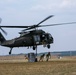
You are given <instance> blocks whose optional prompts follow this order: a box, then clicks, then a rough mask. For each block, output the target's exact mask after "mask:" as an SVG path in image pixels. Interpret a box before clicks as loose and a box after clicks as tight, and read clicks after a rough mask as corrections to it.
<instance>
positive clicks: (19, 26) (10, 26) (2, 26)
mask: <svg viewBox="0 0 76 75" xmlns="http://www.w3.org/2000/svg"><path fill="white" fill-rule="evenodd" d="M0 27H2V28H28V27H31V26H4V25H1V26H0Z"/></svg>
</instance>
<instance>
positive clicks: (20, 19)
mask: <svg viewBox="0 0 76 75" xmlns="http://www.w3.org/2000/svg"><path fill="white" fill-rule="evenodd" d="M49 15H54V17H52V18H51V19H49V20H47V21H46V22H44V23H43V24H45V25H46V24H53V23H63V22H73V21H75V22H76V0H0V17H1V18H2V23H1V25H9V26H10V25H33V24H37V23H38V22H40V21H41V20H43V19H44V18H46V17H47V16H49ZM40 29H43V30H45V31H46V32H49V33H51V34H52V36H53V38H54V43H53V44H52V45H51V48H50V49H47V48H43V46H39V47H38V52H48V51H51V52H53V51H69V50H76V24H72V25H64V26H53V27H45V28H40ZM5 30H6V31H7V33H8V35H7V36H5V35H4V34H3V35H4V37H5V38H6V39H7V40H9V39H12V38H15V37H18V36H19V34H18V32H20V30H22V29H5ZM0 31H1V30H0ZM9 50H10V48H6V47H2V46H0V55H7V54H8V52H9ZM28 52H35V51H33V50H32V49H27V48H26V47H25V48H13V51H12V54H19V53H28Z"/></svg>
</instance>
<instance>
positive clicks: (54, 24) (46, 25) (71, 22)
mask: <svg viewBox="0 0 76 75" xmlns="http://www.w3.org/2000/svg"><path fill="white" fill-rule="evenodd" d="M68 24H76V22H68V23H58V24H49V25H41V26H38V27H47V26H58V25H68Z"/></svg>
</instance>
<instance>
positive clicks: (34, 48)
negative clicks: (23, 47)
mask: <svg viewBox="0 0 76 75" xmlns="http://www.w3.org/2000/svg"><path fill="white" fill-rule="evenodd" d="M33 50H36V56H37V46H33Z"/></svg>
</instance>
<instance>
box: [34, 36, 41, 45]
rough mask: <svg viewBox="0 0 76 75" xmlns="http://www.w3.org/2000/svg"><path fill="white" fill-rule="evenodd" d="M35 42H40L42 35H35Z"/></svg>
mask: <svg viewBox="0 0 76 75" xmlns="http://www.w3.org/2000/svg"><path fill="white" fill-rule="evenodd" d="M34 43H35V44H39V43H40V36H39V35H34Z"/></svg>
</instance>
